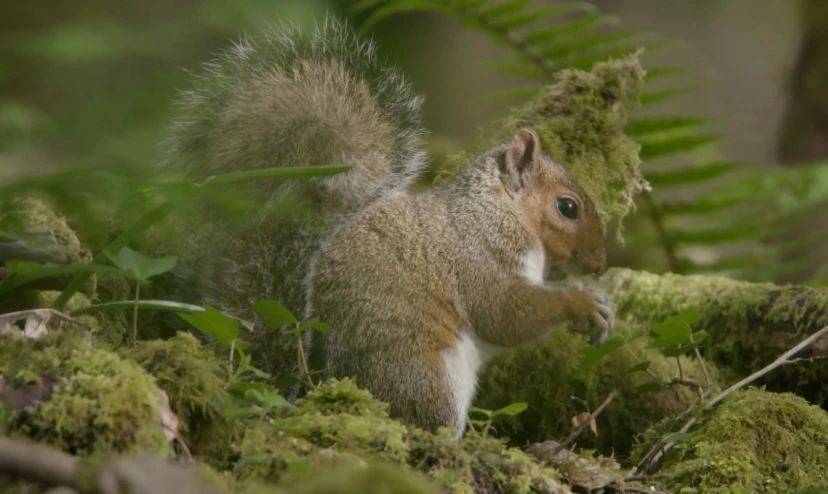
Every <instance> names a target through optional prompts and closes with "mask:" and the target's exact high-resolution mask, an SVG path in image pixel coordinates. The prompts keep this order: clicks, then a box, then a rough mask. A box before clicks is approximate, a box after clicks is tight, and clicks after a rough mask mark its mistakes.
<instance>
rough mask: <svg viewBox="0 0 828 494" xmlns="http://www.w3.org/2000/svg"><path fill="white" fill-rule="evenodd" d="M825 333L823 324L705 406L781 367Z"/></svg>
mask: <svg viewBox="0 0 828 494" xmlns="http://www.w3.org/2000/svg"><path fill="white" fill-rule="evenodd" d="M825 333H828V326H825V327H824V328H822V329H820V330H819V331H817V332H816V333H814V334H812V335H811V336H809V337H807V338H805V339H804V340H802V342H801V343H800V344H798V345H796V346H795V347H793V348H791V349H790V350H788V351H787V352H785V353H783V354H782V356H781V357H779V358H778V359H776V360H774V361H773V362H771V363H770V365H768V366H766V367H764V368H762V369H760V370H758V371H756V372H754V373H753V374H751V375H749V376H748V377H746V378H744V379H742V380H741V381H739V382H737V383H736V384H734V385H733V386H731V387H729V388H727V389H726V390H724V391H722V392H721V393H719V396H717V397H715V398H713V399H712V400H710V402H709V403H708V404H707V408H713V407H714V406H715V405H716V404H718V403H719V402H721V401H722V400H724V399H725V398H727V397H728V396H730V395H731V394H733V393H734V392H736V391H738V390H740V389H742V388H744V387H745V386H747V385H748V384H750V383H752V382H753V381H755V380H757V379H759V378H760V377H762V376H764V375H765V374H767V373H768V372H770V371H772V370H774V369H776V368H777V367H781V366H782V365H785V363H786V362H787V361H788V359H789V358H791V357H793V356H794V355H795V354H796V353H797V352H799V351H801V350H803V349H804V348H805V347H807V346H808V345H810V344H811V343H813V342H815V341H816V340H818V339H819V338H821V337H822V335H824V334H825Z"/></svg>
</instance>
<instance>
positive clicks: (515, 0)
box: [477, 0, 533, 20]
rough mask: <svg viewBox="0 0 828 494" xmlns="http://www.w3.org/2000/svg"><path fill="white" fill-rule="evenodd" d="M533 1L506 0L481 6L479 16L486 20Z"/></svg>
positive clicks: (518, 8) (523, 6)
mask: <svg viewBox="0 0 828 494" xmlns="http://www.w3.org/2000/svg"><path fill="white" fill-rule="evenodd" d="M532 1H533V0H506V1H503V2H500V3H498V4H495V5H494V6H492V7H486V8H481V9H480V10H478V11H477V17H480V18H482V19H486V20H492V19H496V18H497V17H500V16H502V15H506V14H509V13H512V12H517V11H519V10H521V9H523V8H525V7H526V6H528V5H529V4H530V3H532Z"/></svg>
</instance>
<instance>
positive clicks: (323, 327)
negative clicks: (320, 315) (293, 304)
mask: <svg viewBox="0 0 828 494" xmlns="http://www.w3.org/2000/svg"><path fill="white" fill-rule="evenodd" d="M300 327H301V328H302V329H306V328H311V329H313V330H314V331H317V332H319V333H323V334H325V333H329V332H330V331H331V327H330V326H328V325H327V324H325V323H323V322H320V321H319V320H318V319H316V318H314V319H311V320H310V321H304V322H302V324H300Z"/></svg>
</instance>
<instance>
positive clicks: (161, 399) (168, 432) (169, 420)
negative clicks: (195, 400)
mask: <svg viewBox="0 0 828 494" xmlns="http://www.w3.org/2000/svg"><path fill="white" fill-rule="evenodd" d="M155 399H156V400H157V402H158V408H159V410H160V412H161V428H162V429H163V431H164V436H165V437H166V438H167V440H168V441H170V442H172V441H176V442H178V444H180V445H181V448H182V449H184V451H185V452H186V453H187V456H188V457H192V455H190V450H189V449H188V448H187V445H186V444H185V443H184V439H182V437H181V433H180V432H179V430H178V415H176V414H175V412H173V411H172V408H170V397H169V396H167V393H165V392H164V391H162V390H159V391H158V393H157V394H156V395H155Z"/></svg>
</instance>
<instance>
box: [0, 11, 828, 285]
mask: <svg viewBox="0 0 828 494" xmlns="http://www.w3.org/2000/svg"><path fill="white" fill-rule="evenodd" d="M535 3H536V4H538V5H553V4H555V3H559V2H557V1H555V0H538V1H537V2H535ZM589 3H591V4H593V5H594V6H596V7H597V8H598V9H599V11H600V12H601V13H602V14H608V15H611V16H613V19H614V21H615V24H616V25H617V26H616V27H619V28H621V29H623V30H632V31H637V32H641V33H644V34H646V33H653V34H655V35H656V36H657V37H659V38H662V39H666V40H669V41H671V42H674V43H675V42H678V44H677V45H676V44H673V45H672V48H671V49H670V50H665V51H661V52H653V53H647V54H645V58H644V61H645V67H649V66H676V65H681V66H685V67H687V68H688V69H689V72H690V73H691V74H692V78H690V76H688V82H687V83H688V84H696V83H699V82H700V83H701V84H702V85H701V86H700V87H699V89H698V90H696V91H694V92H692V93H689V94H687V95H685V96H683V97H681V98H676V99H672V100H670V101H667V102H666V103H664V104H662V105H660V106H659V108H658V109H657V111H656V113H659V114H672V115H684V114H693V115H700V116H702V117H706V118H709V119H710V127H711V128H712V129H713V130H714V131H715V132H719V133H721V135H722V136H724V138H723V139H721V141H720V142H717V144H716V147H715V149H700V150H694V154H693V155H692V156H691V157H690V158H688V156H687V155H670V156H666V157H665V158H664V159H662V160H660V161H659V162H658V164H657V166H658V167H670V166H671V165H673V164H676V163H679V164H686V163H687V162H688V161H691V162H709V161H711V160H722V161H739V162H749V163H752V165H751V166H754V167H755V168H756V170H757V171H760V172H762V173H764V172H765V171H766V170H775V169H779V168H780V165H790V164H800V163H810V162H813V161H820V160H825V159H826V158H828V130H825V129H828V125H824V123H823V122H826V121H828V116H826V109H828V90H824V89H821V88H822V87H823V86H822V85H824V87H826V88H828V64H826V70H825V71H823V70H822V62H821V60H822V59H823V57H821V56H814V54H815V53H816V54H817V55H819V54H821V53H822V52H823V51H825V52H826V53H828V12H825V13H823V12H822V10H825V9H824V8H823V7H820V6H819V5H818V4H817V3H814V2H804V3H803V2H797V1H793V0H791V1H779V0H692V1H691V0H685V1H673V2H664V1H662V0H593V1H591V2H589ZM352 4H353V2H349V1H345V0H179V1H176V2H165V1H161V0H145V1H143V2H104V1H101V0H69V1H60V2H58V1H56V0H34V1H28V2H20V1H7V2H3V3H2V4H0V183H2V182H9V181H11V180H12V179H13V178H15V177H16V176H18V175H20V174H28V173H32V172H36V171H37V172H39V171H46V170H50V169H52V170H53V169H65V168H66V167H69V166H74V165H90V164H91V165H97V166H100V165H105V166H113V167H116V168H123V169H126V168H128V167H135V166H137V167H141V166H143V165H146V164H150V163H152V162H153V160H156V159H158V156H159V154H158V148H157V146H158V144H159V142H160V141H161V140H162V139H163V126H164V125H165V124H166V123H167V117H168V116H169V114H170V109H171V107H170V105H171V103H172V102H173V101H174V99H175V95H176V92H177V91H178V90H181V89H185V88H187V87H188V84H189V82H188V74H187V70H188V69H196V68H197V67H198V65H199V64H201V63H203V62H205V61H208V60H209V59H210V58H211V57H212V56H213V55H214V54H215V53H216V52H217V51H218V50H220V49H222V48H224V47H226V46H227V45H228V43H231V42H232V41H233V40H234V39H236V38H238V37H239V36H240V35H242V34H243V33H248V34H254V35H255V34H258V33H259V32H260V31H261V30H263V29H268V28H270V27H278V25H279V24H280V23H298V24H300V25H301V26H304V27H308V28H311V27H312V26H313V24H314V23H315V22H318V21H320V20H321V19H322V18H323V17H324V16H325V14H326V13H331V14H334V15H337V16H340V17H344V18H350V20H351V21H352V22H353V23H354V24H358V23H359V22H360V21H361V20H363V19H364V16H363V17H360V18H355V17H354V15H353V14H352V13H351V10H350V8H349V7H350V6H352ZM823 5H824V4H823ZM802 19H805V20H807V21H808V22H801V20H802ZM822 23H824V24H825V26H826V28H825V29H823V28H822ZM609 27H611V26H608V28H609ZM371 34H372V36H373V37H374V38H375V40H376V41H377V42H378V45H379V49H380V52H381V54H382V55H383V56H385V57H387V59H388V60H389V61H390V62H392V63H394V64H395V65H397V66H398V67H399V68H400V69H401V70H402V71H403V72H404V73H405V74H406V75H407V76H408V77H409V78H410V79H411V80H412V82H413V83H414V86H415V88H416V89H417V90H418V91H420V92H421V93H424V94H425V96H426V104H425V121H426V125H427V127H428V129H429V130H430V131H431V133H432V139H433V141H434V142H435V143H437V145H439V143H450V146H449V147H450V148H451V149H457V148H466V149H472V148H476V147H479V145H480V143H482V142H485V139H486V138H487V136H488V135H489V128H490V124H491V123H492V121H493V120H494V119H496V118H497V117H499V116H502V115H503V113H504V111H505V110H506V109H507V108H508V106H507V105H509V104H514V102H513V101H512V102H509V101H490V100H487V99H486V98H485V96H486V95H488V94H490V93H492V92H494V91H497V90H503V89H510V88H515V87H518V86H520V84H521V83H522V81H521V80H519V79H518V78H517V77H514V76H510V75H508V74H504V73H499V72H497V71H494V70H491V67H490V65H491V64H492V63H495V62H498V61H503V59H504V56H505V53H506V52H505V51H504V50H503V49H502V48H501V47H499V46H497V45H495V44H493V43H492V42H491V41H490V40H489V39H488V38H487V36H486V35H485V34H483V33H479V32H475V31H473V30H469V29H465V28H464V27H463V26H462V25H461V24H460V23H458V22H456V21H455V20H452V19H449V18H447V17H444V16H439V15H433V14H421V13H413V14H410V15H400V16H394V17H392V18H390V19H387V20H385V21H383V22H382V23H380V24H379V25H378V26H377V28H376V29H375V30H373V31H372V33H371ZM824 34H825V35H824ZM823 39H825V40H826V41H822V40H823ZM809 57H810V58H809ZM824 58H825V59H826V60H828V57H824ZM823 72H826V74H825V75H823ZM803 81H804V82H803ZM823 82H825V84H823ZM648 84H649V83H648ZM821 84H822V85H821ZM811 93H814V94H815V95H814V94H811ZM823 93H824V95H823ZM803 95H809V97H810V99H807V98H804V97H803ZM786 129H787V130H786ZM790 129H794V130H793V131H791V130H790ZM786 132H788V133H787V134H786ZM790 135H795V136H794V138H793V139H791V138H790ZM780 136H782V137H780ZM785 136H788V137H785ZM802 136H805V137H802ZM791 143H793V144H791ZM648 166H649V167H650V168H648ZM653 166H656V165H651V164H650V163H647V162H646V161H645V163H644V167H645V176H646V172H647V171H648V170H652V169H653V168H652V167H653ZM822 170H823V171H821V172H820V173H819V174H818V175H814V176H819V177H825V178H826V179H825V180H824V181H823V182H824V183H823V182H819V183H823V186H821V188H818V187H817V188H815V187H814V184H817V185H818V181H815V180H814V179H813V178H812V177H809V178H807V181H808V182H809V184H810V185H811V188H810V189H808V191H807V194H810V196H809V197H811V196H813V197H811V199H809V201H810V203H809V204H811V203H814V204H822V205H821V206H820V208H821V209H820V208H817V209H815V210H809V211H808V212H807V213H803V214H808V215H809V216H812V217H814V218H817V219H818V218H820V217H825V216H828V215H825V212H826V211H828V208H826V207H825V204H826V203H828V202H825V201H823V199H826V198H828V172H825V171H824V170H825V168H824V167H823V169H822ZM136 187H137V185H136ZM779 190H782V189H779ZM800 190H801V189H796V188H793V189H791V191H789V192H787V194H788V196H785V197H783V195H782V194H781V193H780V197H779V201H777V198H774V205H773V206H772V207H781V206H779V205H778V204H783V202H784V201H785V200H787V201H788V202H789V203H797V204H796V207H797V208H800V207H802V208H804V206H803V205H802V204H800V203H801V202H802V201H801V199H802V197H803V194H805V193H803V192H800ZM656 192H658V191H656ZM697 192H698V191H694V194H695V193H697ZM668 195H669V196H671V197H672V195H673V192H671V191H668ZM0 199H2V198H0ZM797 201H799V202H797ZM777 202H778V204H777ZM645 206H646V205H645ZM808 207H811V206H808ZM789 209H791V210H794V209H795V208H794V207H793V206H792V207H791V208H789ZM803 211H804V210H803ZM646 215H647V211H646V207H645V208H643V210H642V211H640V212H639V213H637V214H636V215H634V216H632V217H630V218H629V220H628V222H629V226H628V230H629V231H630V232H631V233H635V232H637V231H639V230H640V231H642V232H644V233H645V234H643V235H641V236H640V240H639V241H638V243H637V244H636V237H635V235H632V234H631V235H629V238H630V239H631V242H630V245H629V246H628V248H626V249H618V250H617V251H616V254H615V255H614V258H613V259H614V261H613V262H614V263H615V264H616V265H618V264H622V265H631V266H634V267H643V268H647V269H651V270H656V271H661V270H668V269H670V270H677V266H676V264H675V263H672V265H671V263H670V262H669V259H667V260H666V261H665V260H664V259H662V258H663V257H664V256H663V255H662V253H660V251H661V250H665V249H658V248H656V249H655V250H654V254H653V256H651V257H648V256H643V255H642V254H641V252H642V251H641V250H640V249H641V245H645V246H646V245H653V243H654V242H658V240H653V235H654V234H652V232H650V234H649V235H647V234H646V233H647V231H648V229H649V230H652V228H651V227H650V226H647V224H648V223H650V221H649V219H648V217H647V216H646ZM709 217H711V218H712V216H709ZM693 221H706V220H687V219H683V220H680V221H679V223H680V224H681V225H684V226H686V225H688V224H692V222H693ZM734 221H735V220H734ZM688 222H689V223H688ZM637 225H638V226H640V228H638V226H637ZM702 226H704V225H702ZM814 231H817V232H819V231H822V232H824V231H828V220H824V221H816V222H814V221H811V222H810V223H808V224H807V225H805V226H804V227H803V229H802V230H801V231H799V232H798V233H797V235H804V234H806V233H807V232H814ZM663 240H664V238H662V241H663ZM813 245H814V244H809V246H808V247H805V248H806V249H809V252H811V253H812V251H813V249H814V247H813ZM816 245H819V246H822V245H824V242H819V243H818V244H816ZM630 247H632V248H630ZM750 249H753V247H750ZM666 250H667V251H669V250H670V246H669V245H668V246H666ZM687 252H688V254H687V255H688V256H689V257H691V258H693V259H695V260H697V261H699V262H703V261H705V260H709V259H713V258H715V255H718V253H719V252H720V251H719V250H716V249H710V248H709V246H707V245H702V246H701V247H700V248H694V247H693V246H692V245H691V246H690V247H689V248H688V250H687ZM668 257H669V256H668ZM794 257H796V255H795V256H794ZM817 257H818V258H819V259H821V261H819V262H818V264H820V265H821V266H822V268H825V266H826V265H828V263H826V262H824V260H825V258H826V257H828V256H824V255H821V256H817ZM819 259H818V260H819ZM760 262H763V261H760ZM815 266H816V265H814V264H813V263H812V264H810V265H809V266H808V267H807V270H808V271H809V272H814V271H815V270H816V269H817V267H818V266H816V267H815ZM792 279H804V278H802V277H801V276H799V275H797V276H794V277H793V278H792ZM826 279H828V275H826Z"/></svg>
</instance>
